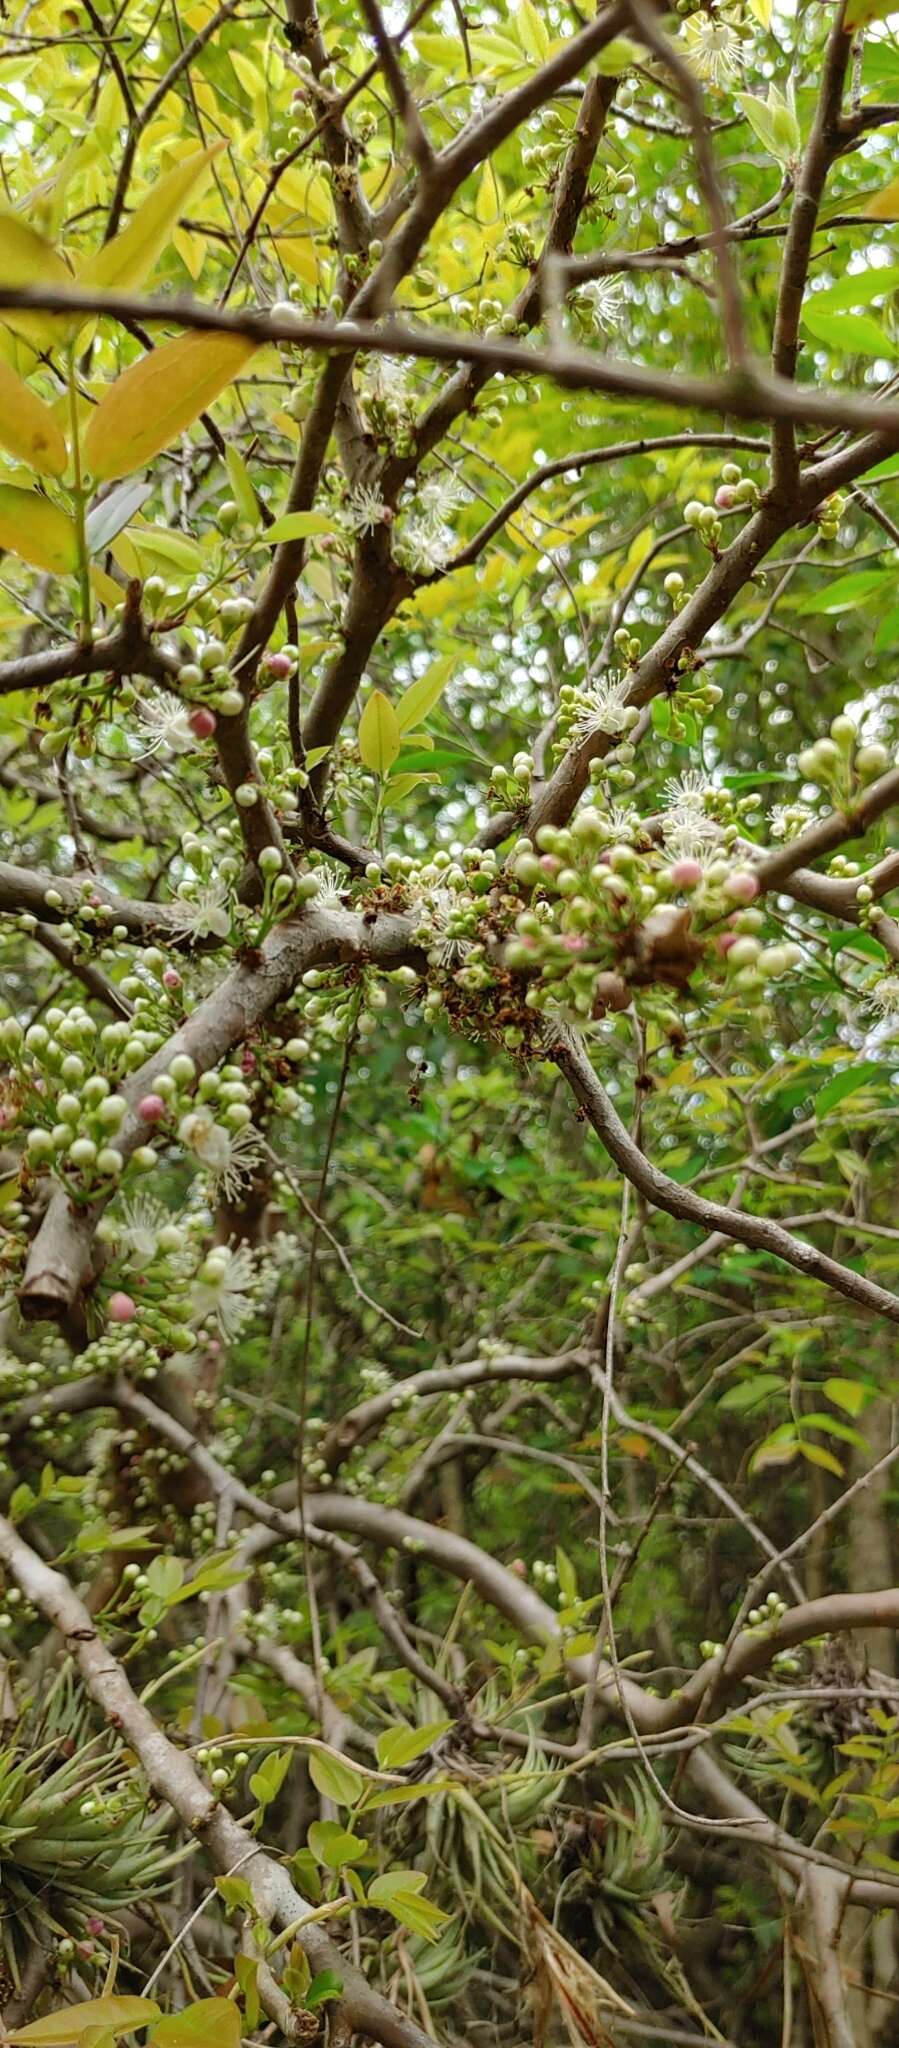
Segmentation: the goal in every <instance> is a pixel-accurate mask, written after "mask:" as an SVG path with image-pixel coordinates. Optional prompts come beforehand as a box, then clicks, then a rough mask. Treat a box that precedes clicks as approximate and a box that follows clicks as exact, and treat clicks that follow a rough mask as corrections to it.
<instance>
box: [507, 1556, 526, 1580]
mask: <svg viewBox="0 0 899 2048" xmlns="http://www.w3.org/2000/svg"><path fill="white" fill-rule="evenodd" d="M509 1570H510V1572H514V1573H515V1577H516V1579H526V1578H527V1575H528V1568H527V1565H526V1564H525V1561H524V1558H523V1557H513V1559H512V1562H511V1564H510V1566H509Z"/></svg>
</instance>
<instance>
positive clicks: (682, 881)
mask: <svg viewBox="0 0 899 2048" xmlns="http://www.w3.org/2000/svg"><path fill="white" fill-rule="evenodd" d="M670 874H671V880H672V882H675V883H676V885H677V887H678V888H679V889H695V887H696V884H697V882H701V881H702V868H701V866H700V863H699V861H698V860H690V859H688V857H687V856H686V855H685V856H684V859H683V860H676V861H674V862H673V863H672V866H671V869H670Z"/></svg>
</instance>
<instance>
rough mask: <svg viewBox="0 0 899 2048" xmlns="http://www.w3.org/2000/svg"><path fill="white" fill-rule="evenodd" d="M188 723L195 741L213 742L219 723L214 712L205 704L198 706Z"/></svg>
mask: <svg viewBox="0 0 899 2048" xmlns="http://www.w3.org/2000/svg"><path fill="white" fill-rule="evenodd" d="M187 722H188V725H189V726H190V729H191V732H192V733H193V736H194V739H195V740H211V738H212V735H213V733H214V731H215V728H216V724H217V722H218V721H217V719H216V715H215V712H214V711H210V710H209V709H208V708H207V706H206V705H205V704H198V706H197V709H196V711H192V712H191V714H190V717H189V719H188V721H187Z"/></svg>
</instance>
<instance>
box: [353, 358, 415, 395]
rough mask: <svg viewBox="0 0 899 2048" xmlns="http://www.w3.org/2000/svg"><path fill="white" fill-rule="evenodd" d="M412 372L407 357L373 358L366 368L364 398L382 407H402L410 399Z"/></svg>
mask: <svg viewBox="0 0 899 2048" xmlns="http://www.w3.org/2000/svg"><path fill="white" fill-rule="evenodd" d="M411 371H412V365H411V363H410V362H409V361H408V360H407V359H406V357H405V356H378V355H375V356H371V357H370V358H369V361H368V362H367V364H366V366H365V372H364V379H363V389H362V397H363V401H364V400H365V399H366V398H372V399H375V400H376V401H378V402H380V404H382V405H402V404H403V403H404V402H405V401H406V400H407V399H408V397H409V391H408V384H409V378H410V375H411Z"/></svg>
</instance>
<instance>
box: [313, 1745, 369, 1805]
mask: <svg viewBox="0 0 899 2048" xmlns="http://www.w3.org/2000/svg"><path fill="white" fill-rule="evenodd" d="M309 1776H310V1778H311V1779H312V1783H313V1785H314V1786H315V1789H316V1791H317V1792H321V1793H323V1794H324V1797H325V1798H326V1799H333V1801H334V1804H335V1806H355V1805H356V1802H357V1800H358V1799H359V1798H360V1796H361V1794H362V1793H363V1792H364V1791H365V1779H364V1778H363V1777H362V1774H361V1772H359V1771H354V1769H353V1766H352V1764H348V1763H345V1762H344V1760H343V1758H342V1757H336V1756H330V1755H326V1754H325V1752H324V1750H321V1749H314V1750H313V1751H312V1753H311V1755H310V1758H309Z"/></svg>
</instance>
